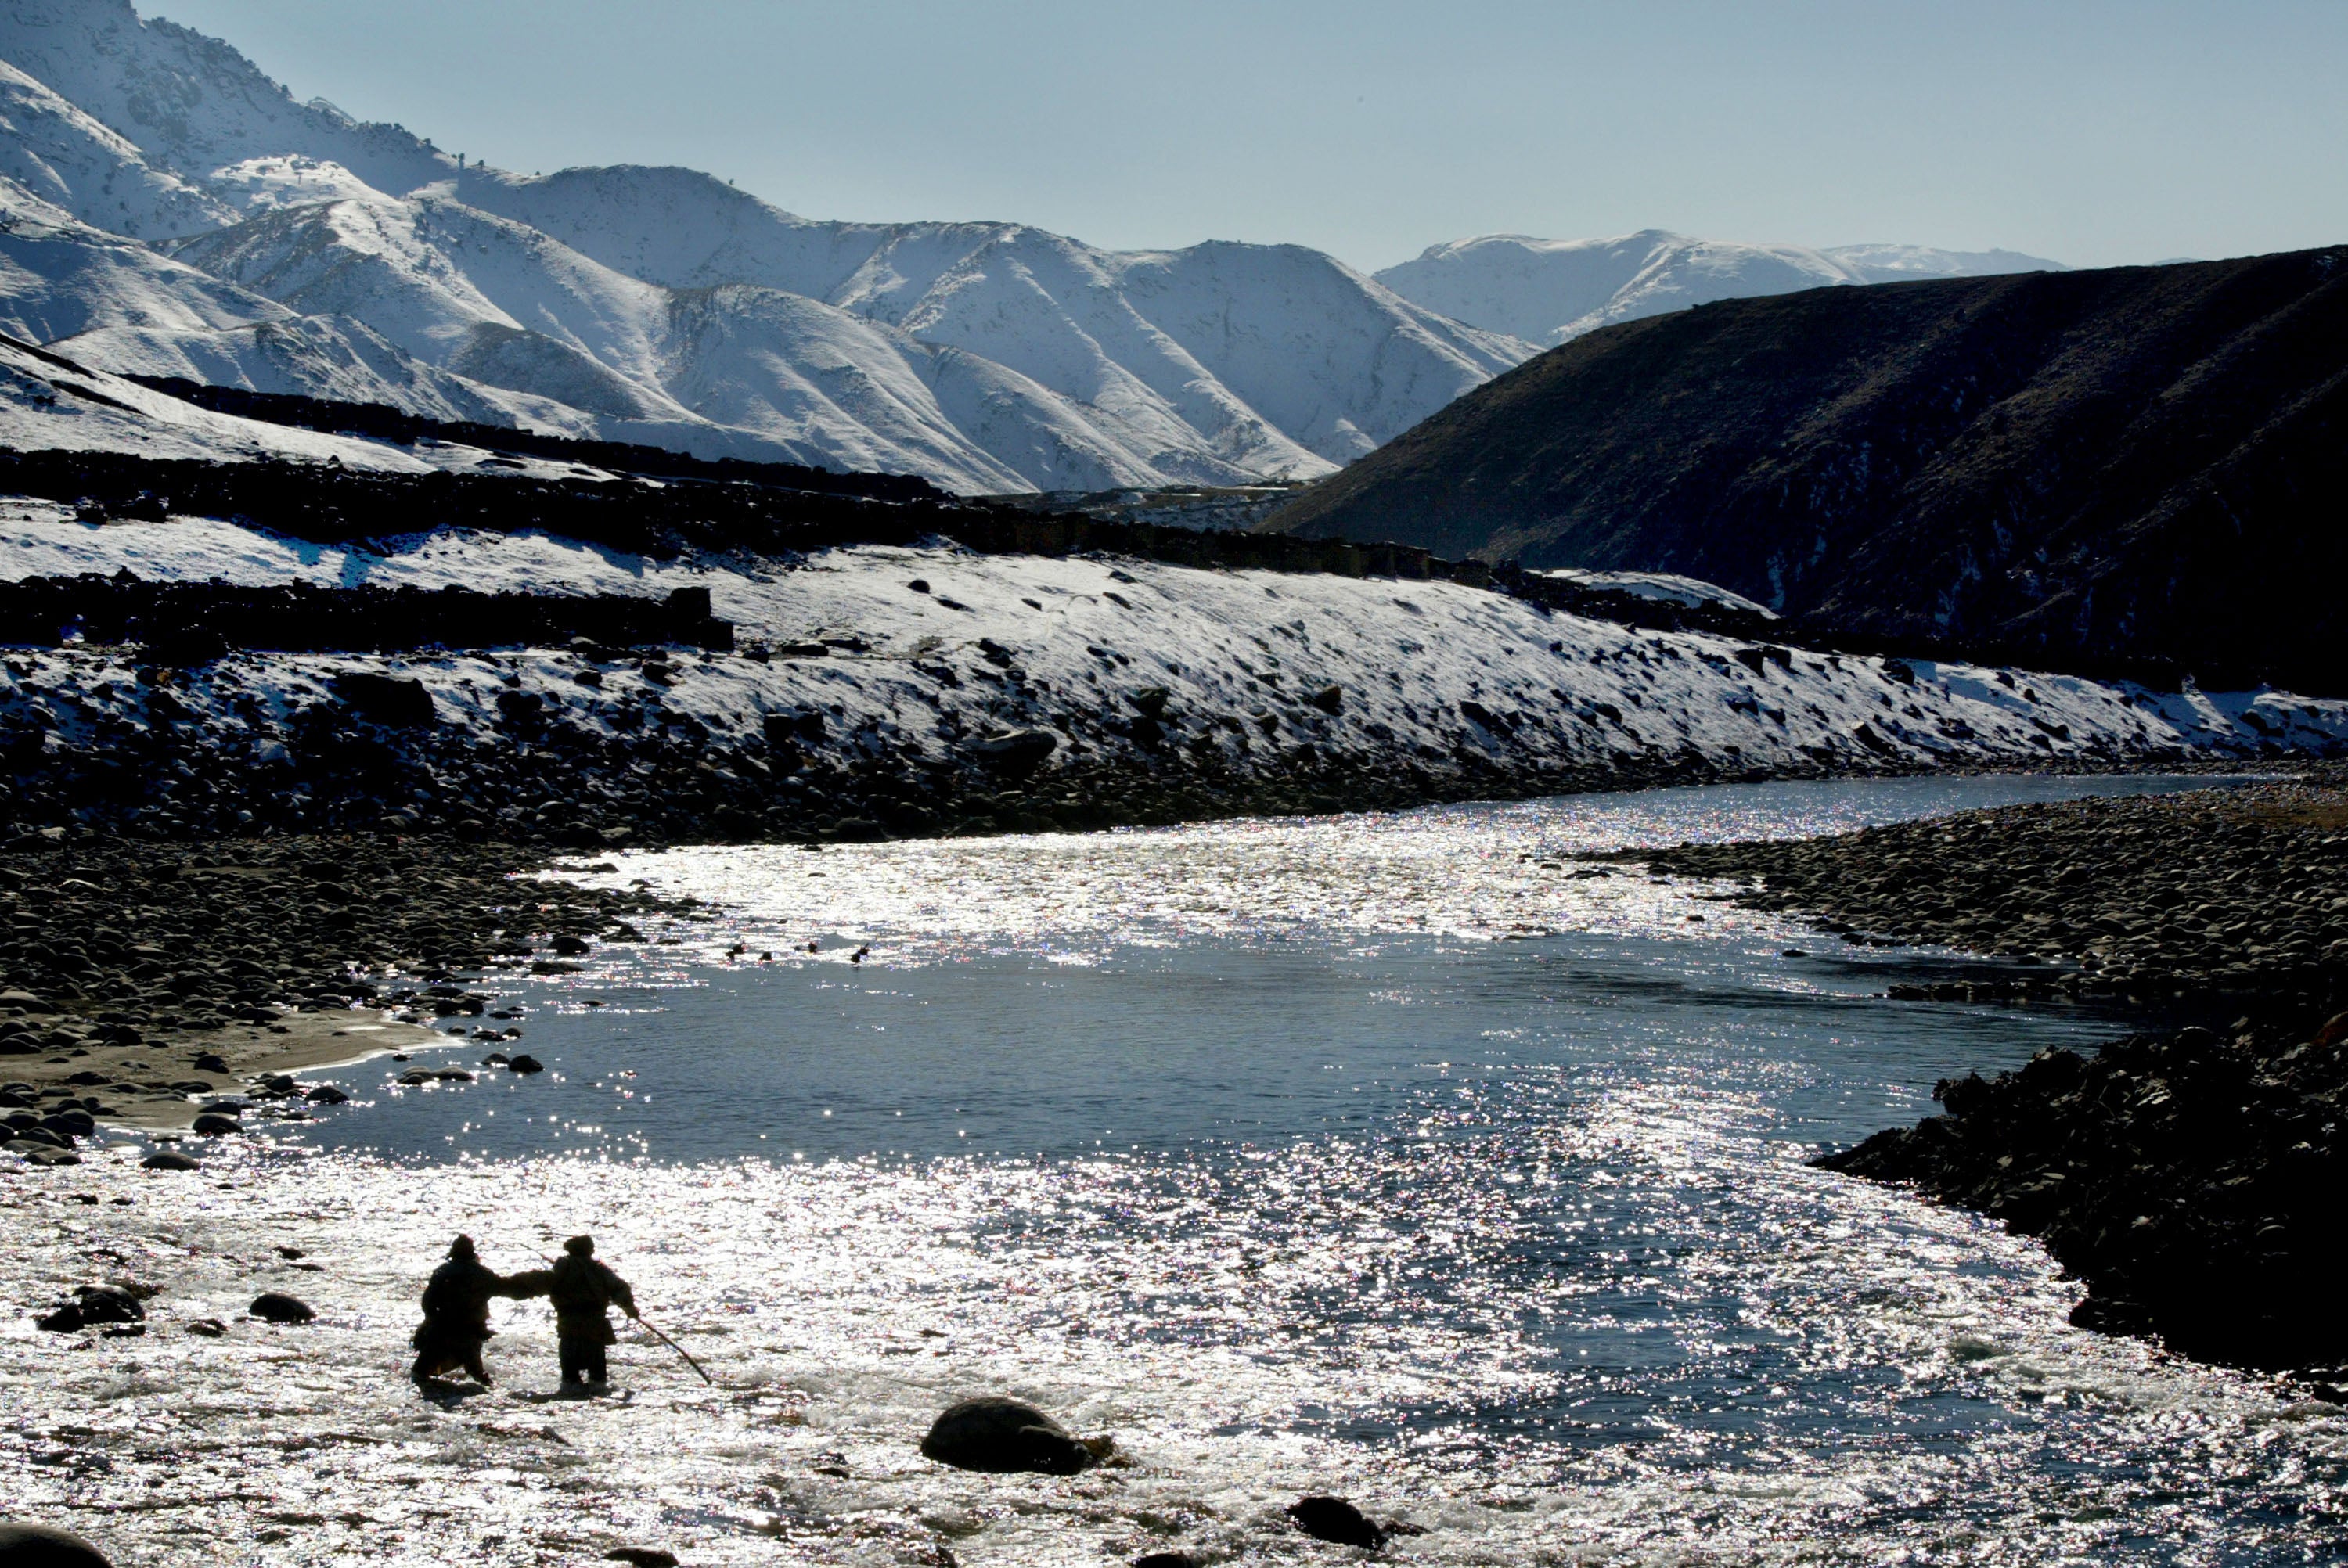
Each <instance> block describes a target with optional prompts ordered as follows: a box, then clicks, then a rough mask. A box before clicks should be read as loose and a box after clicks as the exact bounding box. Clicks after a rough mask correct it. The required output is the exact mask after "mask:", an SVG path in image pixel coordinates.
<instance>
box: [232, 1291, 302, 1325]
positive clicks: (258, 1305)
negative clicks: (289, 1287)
mask: <svg viewBox="0 0 2348 1568" xmlns="http://www.w3.org/2000/svg"><path fill="white" fill-rule="evenodd" d="M247 1310H249V1311H250V1312H251V1313H252V1315H253V1316H254V1317H258V1318H261V1319H262V1320H263V1321H264V1322H269V1323H307V1322H309V1321H310V1319H312V1318H313V1317H317V1316H318V1315H317V1314H316V1313H314V1312H313V1311H311V1310H310V1307H309V1304H308V1303H306V1302H304V1301H301V1300H298V1299H296V1298H295V1297H293V1296H287V1295H285V1294H283V1292H281V1291H275V1290H272V1291H269V1292H267V1293H265V1294H263V1295H261V1296H254V1297H253V1298H252V1307H249V1308H248V1309H247Z"/></svg>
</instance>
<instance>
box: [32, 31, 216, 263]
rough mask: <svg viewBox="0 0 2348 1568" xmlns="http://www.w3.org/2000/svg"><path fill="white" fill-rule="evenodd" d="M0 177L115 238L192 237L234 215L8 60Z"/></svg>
mask: <svg viewBox="0 0 2348 1568" xmlns="http://www.w3.org/2000/svg"><path fill="white" fill-rule="evenodd" d="M0 178H5V179H11V180H14V181H15V183H16V184H17V185H19V186H21V187H22V188H23V189H25V190H27V191H30V192H31V193H32V194H33V195H35V196H36V197H39V198H40V199H41V200H44V201H48V202H51V203H54V204H56V205H57V206H60V207H63V208H65V209H66V210H69V211H71V212H72V213H73V214H74V215H75V216H76V217H77V218H80V219H82V220H84V221H86V222H89V223H93V224H95V225H97V226H98V228H100V229H104V230H108V231H111V232H114V233H117V234H129V235H140V236H147V237H149V238H152V237H159V236H162V235H170V234H186V233H192V232H195V231H199V230H202V229H210V228H212V227H213V226H215V225H217V224H220V223H224V222H227V221H229V220H230V219H231V217H232V213H231V212H230V210H229V209H228V208H227V207H226V206H225V205H224V204H222V203H221V201H219V200H215V199H214V198H213V197H211V196H210V195H208V194H206V193H205V192H204V191H202V190H199V189H198V188H197V187H195V186H194V185H191V184H190V183H189V182H188V181H186V180H184V179H180V178H179V177H178V176H177V175H174V174H170V173H168V172H166V171H164V170H162V169H153V168H149V166H148V163H147V160H146V159H144V158H143V157H141V156H140V155H139V149H137V148H136V147H134V146H132V145H131V144H130V143H129V141H127V140H126V139H124V138H122V137H120V136H118V135H116V134H115V133H114V132H113V131H111V130H108V128H106V127H105V126H103V125H101V124H99V123H98V121H97V120H95V119H93V118H90V117H89V116H88V114H85V113H84V112H82V110H80V109H79V108H76V107H75V106H74V105H72V104H71V103H68V102H67V101H66V99H65V98H63V97H60V96H58V95H57V93H56V92H54V91H52V90H51V89H50V88H48V87H45V86H44V85H42V84H41V83H40V82H37V81H36V80H34V79H33V78H32V77H28V76H26V74H25V73H24V72H23V71H21V70H18V69H17V68H16V67H14V66H12V65H9V64H7V63H6V62H5V60H0Z"/></svg>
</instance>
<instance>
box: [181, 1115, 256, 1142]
mask: <svg viewBox="0 0 2348 1568" xmlns="http://www.w3.org/2000/svg"><path fill="white" fill-rule="evenodd" d="M193 1125H194V1130H195V1131H196V1132H201V1133H202V1134H203V1135H204V1136H205V1137H207V1138H218V1137H222V1136H225V1135H226V1134H228V1133H231V1132H243V1131H244V1123H243V1122H240V1121H238V1120H237V1119H236V1118H235V1117H233V1116H226V1115H222V1114H221V1112H217V1111H207V1112H204V1113H203V1114H202V1115H201V1116H199V1117H197V1118H196V1120H195V1122H194V1124H193Z"/></svg>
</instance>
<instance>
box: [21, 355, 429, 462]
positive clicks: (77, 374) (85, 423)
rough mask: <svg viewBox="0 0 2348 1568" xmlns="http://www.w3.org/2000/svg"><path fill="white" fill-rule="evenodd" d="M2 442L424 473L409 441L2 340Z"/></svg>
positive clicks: (29, 446) (26, 446)
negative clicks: (338, 430) (281, 419)
mask: <svg viewBox="0 0 2348 1568" xmlns="http://www.w3.org/2000/svg"><path fill="white" fill-rule="evenodd" d="M0 447H14V448H15V449H16V450H19V451H35V450H45V449H62V450H70V451H86V452H123V453H129V454H132V455H134V456H143V457H202V458H212V459H215V460H220V461H227V462H239V461H246V460H250V459H252V458H256V457H280V458H299V459H302V460H304V461H308V462H313V463H324V462H325V461H327V460H328V459H330V458H331V459H333V460H335V461H336V462H339V463H341V464H343V465H344V466H345V467H354V468H380V469H386V470H389V471H392V472H396V473H423V472H426V471H427V470H428V469H429V468H430V467H432V466H433V465H432V464H430V463H428V462H427V461H424V460H422V459H420V458H417V457H416V456H412V455H410V454H409V453H407V451H406V450H404V449H403V448H400V447H396V446H385V445H382V444H381V443H378V442H373V441H361V440H357V439H355V438H351V437H346V436H324V435H319V434H317V433H315V432H314V431H308V430H291V429H287V428H286V427H285V426H283V425H265V424H262V423H260V422H258V421H255V420H251V419H240V418H238V417H236V416H235V415H228V414H214V413H212V412H211V411H210V410H207V409H201V408H198V407H195V406H194V405H191V404H187V403H182V402H180V400H179V399H178V398H176V397H167V396H165V395H163V394H161V393H160V392H149V390H147V388H145V387H143V386H139V385H138V384H134V383H131V382H128V381H124V380H121V379H120V378H118V377H117V376H113V375H108V374H104V373H102V372H98V371H94V370H89V369H86V368H81V367H78V366H77V365H76V364H74V363H73V362H71V361H67V360H63V359H61V358H55V357H52V356H48V355H46V354H39V353H35V352H29V351H27V350H26V349H25V348H24V347H22V346H21V345H19V344H17V343H5V342H0Z"/></svg>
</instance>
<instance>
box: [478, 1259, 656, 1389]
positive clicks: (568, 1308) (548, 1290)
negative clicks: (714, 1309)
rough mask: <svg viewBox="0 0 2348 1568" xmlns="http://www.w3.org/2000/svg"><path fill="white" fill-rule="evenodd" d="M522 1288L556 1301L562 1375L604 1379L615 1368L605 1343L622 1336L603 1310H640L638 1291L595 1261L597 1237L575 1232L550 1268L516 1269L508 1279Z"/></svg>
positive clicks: (574, 1379)
mask: <svg viewBox="0 0 2348 1568" xmlns="http://www.w3.org/2000/svg"><path fill="white" fill-rule="evenodd" d="M507 1283H508V1284H509V1285H510V1286H513V1287H514V1288H515V1289H516V1290H517V1291H518V1292H520V1293H521V1294H526V1295H530V1296H545V1297H546V1298H547V1299H548V1301H549V1302H550V1303H551V1305H552V1306H553V1307H554V1333H555V1337H556V1338H557V1339H558V1340H559V1341H560V1342H561V1349H562V1380H563V1381H564V1382H566V1383H603V1382H609V1381H610V1380H611V1374H610V1372H609V1370H608V1369H607V1368H605V1366H604V1364H603V1349H604V1347H606V1346H610V1345H616V1344H618V1343H619V1342H620V1337H619V1336H618V1335H616V1334H614V1333H613V1332H612V1320H611V1319H610V1318H609V1317H605V1316H604V1314H605V1313H606V1312H608V1311H609V1310H610V1309H611V1308H613V1307H618V1308H619V1309H620V1310H621V1311H623V1312H624V1313H626V1314H627V1315H628V1316H629V1317H635V1316H636V1293H635V1292H634V1291H633V1290H631V1289H629V1288H628V1282H627V1281H626V1280H624V1279H622V1278H621V1277H620V1276H618V1275H616V1274H613V1272H612V1271H611V1270H610V1269H608V1268H606V1267H604V1266H602V1264H600V1263H598V1262H596V1261H595V1238H594V1237H593V1236H585V1235H575V1236H572V1238H571V1239H570V1240H569V1241H567V1242H564V1243H563V1244H562V1255H561V1257H560V1258H558V1259H556V1260H555V1264H554V1266H553V1267H552V1268H541V1269H533V1270H532V1271H531V1272H530V1273H528V1274H518V1275H516V1276H513V1278H512V1279H511V1280H510V1281H508V1282H507Z"/></svg>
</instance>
